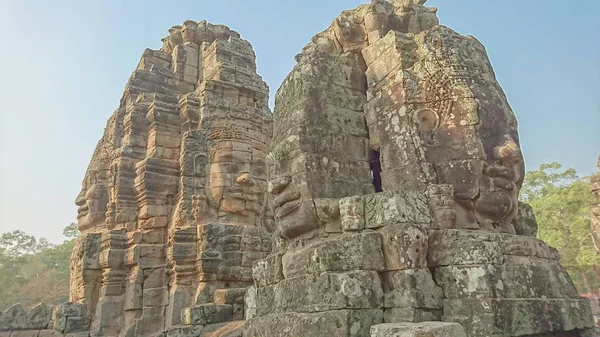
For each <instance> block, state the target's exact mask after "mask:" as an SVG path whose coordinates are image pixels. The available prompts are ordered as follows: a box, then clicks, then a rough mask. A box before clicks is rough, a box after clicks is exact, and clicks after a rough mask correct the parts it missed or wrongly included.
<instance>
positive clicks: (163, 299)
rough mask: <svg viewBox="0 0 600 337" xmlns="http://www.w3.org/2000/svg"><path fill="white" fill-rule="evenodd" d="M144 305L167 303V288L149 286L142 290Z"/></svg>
mask: <svg viewBox="0 0 600 337" xmlns="http://www.w3.org/2000/svg"><path fill="white" fill-rule="evenodd" d="M142 303H143V306H144V307H163V306H166V305H167V304H169V294H168V288H167V287H162V288H150V289H144V291H143V302H142Z"/></svg>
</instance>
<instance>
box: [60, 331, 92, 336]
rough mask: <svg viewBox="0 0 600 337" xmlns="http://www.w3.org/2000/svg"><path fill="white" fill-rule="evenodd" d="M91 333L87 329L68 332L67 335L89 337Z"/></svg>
mask: <svg viewBox="0 0 600 337" xmlns="http://www.w3.org/2000/svg"><path fill="white" fill-rule="evenodd" d="M89 335H90V333H89V332H87V331H81V332H71V333H66V334H65V337H89Z"/></svg>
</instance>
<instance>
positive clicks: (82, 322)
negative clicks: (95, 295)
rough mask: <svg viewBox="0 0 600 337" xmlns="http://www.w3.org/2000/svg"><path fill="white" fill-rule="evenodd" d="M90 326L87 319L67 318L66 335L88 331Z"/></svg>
mask: <svg viewBox="0 0 600 337" xmlns="http://www.w3.org/2000/svg"><path fill="white" fill-rule="evenodd" d="M89 326H90V322H89V320H88V318H87V317H67V322H66V324H65V330H64V331H65V333H70V332H81V331H87V330H88V329H89Z"/></svg>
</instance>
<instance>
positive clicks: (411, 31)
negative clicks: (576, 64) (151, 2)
mask: <svg viewBox="0 0 600 337" xmlns="http://www.w3.org/2000/svg"><path fill="white" fill-rule="evenodd" d="M424 3H425V0H390V1H384V0H373V1H371V3H370V4H366V5H361V6H359V7H358V8H356V9H353V10H348V11H344V12H343V13H342V14H341V15H340V16H338V17H337V18H335V20H334V21H333V22H332V24H331V26H330V27H329V28H327V29H326V30H325V31H323V32H321V33H319V34H317V35H315V36H314V37H313V38H312V40H311V42H310V43H309V44H308V45H307V46H306V47H305V48H304V49H303V50H302V52H301V53H300V54H298V55H297V56H296V61H297V64H296V66H295V67H294V69H293V70H292V71H291V72H290V74H289V75H288V76H287V78H286V79H285V80H284V82H283V84H282V85H281V87H280V88H279V89H278V91H277V93H276V96H275V109H274V113H271V112H270V110H269V108H268V87H267V85H266V84H265V82H264V81H263V80H262V79H261V77H260V76H259V75H258V74H257V72H256V57H255V54H254V51H253V50H252V47H251V45H250V44H249V43H248V42H247V41H246V40H244V39H242V38H241V37H240V34H238V33H237V32H235V31H233V30H231V29H229V28H228V27H226V26H223V25H213V24H210V23H207V22H205V21H201V22H195V21H186V22H184V23H183V25H182V26H174V27H172V28H171V29H170V30H169V35H168V36H167V37H165V38H164V39H163V40H162V41H163V47H162V48H161V49H160V50H149V49H148V50H146V51H145V52H144V53H143V55H142V58H141V60H140V62H139V64H138V67H137V68H136V70H135V71H134V72H133V74H132V75H131V77H130V79H129V81H128V83H127V85H126V87H125V91H124V94H123V97H122V99H121V102H120V105H119V108H118V109H117V110H116V111H115V112H114V114H113V115H112V116H111V117H110V119H109V120H108V123H107V126H106V128H105V132H104V135H103V137H102V139H101V140H100V141H99V143H98V145H97V147H96V150H95V152H94V154H93V156H92V160H91V162H90V165H89V167H88V170H87V172H86V174H85V177H84V181H83V186H82V191H81V193H80V195H79V196H78V197H77V200H76V204H77V205H78V206H79V210H78V225H79V229H80V231H81V232H82V236H81V237H80V238H79V239H77V241H76V244H75V248H74V250H73V255H72V259H71V301H72V303H69V304H65V305H63V306H59V307H57V308H54V309H52V308H47V307H45V306H43V305H40V306H38V307H36V308H34V309H32V310H31V311H30V312H27V311H25V310H24V309H23V308H21V307H20V306H15V307H13V308H11V309H10V310H9V311H7V312H6V313H4V314H2V316H0V331H1V332H0V337H9V336H10V337H16V336H23V337H26V336H38V337H41V336H63V335H64V336H81V337H83V336H91V337H96V336H124V337H136V336H139V337H154V336H164V337H175V336H177V337H182V336H205V337H209V336H212V337H241V336H245V337H284V336H293V337H304V336H311V337H314V336H336V337H338V336H339V337H344V336H352V337H367V336H371V337H392V336H397V337H401V336H405V337H411V336H414V337H417V336H433V337H442V336H445V337H508V336H529V337H545V336H562V337H575V336H587V337H591V336H598V332H597V330H593V325H594V321H593V318H592V313H591V308H590V302H589V301H588V300H587V299H583V298H580V297H579V295H578V294H577V291H576V289H575V287H574V285H573V282H572V281H571V279H570V278H569V276H568V274H567V273H566V271H565V270H564V268H563V267H561V265H560V264H559V262H558V261H559V257H558V254H557V252H556V250H554V249H552V248H549V247H548V246H546V245H545V244H544V243H543V242H541V241H539V240H537V239H536V238H535V236H536V233H537V224H536V221H535V216H534V214H533V211H532V210H531V207H529V206H528V205H526V204H523V203H519V202H518V193H519V189H520V186H521V183H522V180H523V176H524V172H525V168H524V162H523V157H522V154H521V150H520V146H519V136H518V133H517V121H516V117H515V115H514V113H513V111H512V109H511V108H510V105H509V104H508V101H507V99H506V96H505V94H504V92H503V91H502V89H501V87H500V85H499V84H498V82H497V81H496V79H495V74H494V72H493V70H492V67H491V64H490V62H489V60H488V57H487V54H486V51H485V48H484V47H483V45H482V44H481V43H480V42H479V41H477V40H476V39H475V38H474V37H472V36H466V37H465V36H462V35H459V34H458V33H456V32H454V31H452V30H451V29H450V28H447V27H445V26H442V25H440V24H439V21H438V18H437V16H436V12H437V9H435V8H429V7H426V6H424ZM596 185H597V184H594V186H595V187H594V188H595V190H594V191H595V192H597V190H598V188H597V186H596ZM596 194H597V193H596ZM592 208H593V212H595V211H596V208H597V207H592ZM596 213H597V212H596ZM594 214H595V213H594Z"/></svg>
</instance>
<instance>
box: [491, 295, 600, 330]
mask: <svg viewBox="0 0 600 337" xmlns="http://www.w3.org/2000/svg"><path fill="white" fill-rule="evenodd" d="M492 307H493V310H494V316H495V319H496V325H497V326H498V328H500V329H501V330H503V331H504V332H505V333H507V334H509V335H512V336H523V335H535V334H543V333H550V332H559V331H571V330H575V329H580V330H584V329H588V328H592V327H593V326H594V320H593V318H592V315H591V308H590V304H589V302H588V301H587V300H584V299H581V300H560V299H495V300H493V301H492ZM540 317H544V319H540Z"/></svg>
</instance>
